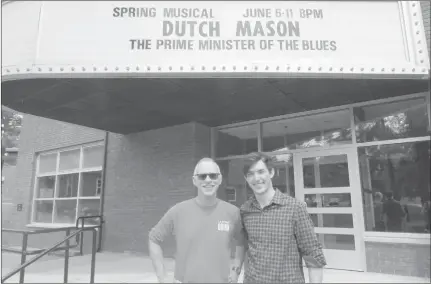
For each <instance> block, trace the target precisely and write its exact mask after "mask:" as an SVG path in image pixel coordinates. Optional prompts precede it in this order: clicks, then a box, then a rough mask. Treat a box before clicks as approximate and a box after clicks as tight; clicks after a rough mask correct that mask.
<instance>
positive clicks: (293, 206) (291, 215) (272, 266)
mask: <svg viewBox="0 0 431 284" xmlns="http://www.w3.org/2000/svg"><path fill="white" fill-rule="evenodd" d="M241 218H242V225H243V229H244V236H245V238H246V240H247V241H246V243H247V248H248V252H247V266H246V270H245V275H244V283H305V279H304V274H303V266H302V259H303V258H304V261H305V262H306V264H307V266H311V267H323V266H325V265H326V260H325V257H324V255H323V251H322V245H321V244H320V243H319V242H318V240H317V236H316V234H315V232H314V224H313V221H312V220H311V218H310V216H309V215H308V212H307V209H306V205H305V204H304V203H303V202H301V201H299V200H297V199H295V198H292V197H290V196H287V195H285V194H283V193H281V192H280V191H279V190H278V189H276V191H275V195H274V198H273V199H272V201H271V203H270V204H269V205H268V206H266V207H264V208H263V209H261V208H260V205H259V203H258V202H257V200H256V198H255V197H254V196H252V197H251V198H250V199H249V200H248V201H247V202H245V203H244V205H242V206H241Z"/></svg>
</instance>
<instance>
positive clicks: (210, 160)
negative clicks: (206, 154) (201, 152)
mask: <svg viewBox="0 0 431 284" xmlns="http://www.w3.org/2000/svg"><path fill="white" fill-rule="evenodd" d="M202 164H212V165H214V167H215V169H216V173H218V174H220V167H219V166H218V164H217V163H216V162H215V161H214V160H213V159H211V158H202V159H200V160H199V162H198V163H197V164H196V167H195V170H194V171H193V175H196V174H198V173H199V168H200V167H201V165H202Z"/></svg>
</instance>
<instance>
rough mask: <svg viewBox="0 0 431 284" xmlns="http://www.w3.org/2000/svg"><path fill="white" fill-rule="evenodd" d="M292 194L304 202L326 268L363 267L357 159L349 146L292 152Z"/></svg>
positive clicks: (363, 254) (356, 268) (352, 268)
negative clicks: (323, 254) (293, 184)
mask: <svg viewBox="0 0 431 284" xmlns="http://www.w3.org/2000/svg"><path fill="white" fill-rule="evenodd" d="M293 165H294V180H295V197H296V198H297V199H299V200H302V201H304V202H306V203H307V209H308V213H309V214H310V216H311V219H312V220H313V222H314V224H315V228H316V229H315V231H316V234H317V236H318V238H319V240H320V242H321V244H322V245H323V247H324V253H325V257H326V260H327V264H328V265H327V268H334V269H346V270H358V271H363V270H364V268H365V267H364V264H365V260H364V257H365V251H364V249H365V248H364V247H363V242H362V232H363V220H362V215H361V212H363V211H362V202H361V198H362V197H361V190H360V184H359V172H358V161H357V156H356V155H355V152H354V151H353V150H351V149H341V150H321V151H307V152H304V153H295V154H293Z"/></svg>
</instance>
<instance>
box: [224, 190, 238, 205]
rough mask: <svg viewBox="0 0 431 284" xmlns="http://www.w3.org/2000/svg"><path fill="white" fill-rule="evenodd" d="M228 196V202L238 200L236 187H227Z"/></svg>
mask: <svg viewBox="0 0 431 284" xmlns="http://www.w3.org/2000/svg"><path fill="white" fill-rule="evenodd" d="M225 190H226V197H227V201H228V202H236V189H235V188H234V187H227V188H226V189H225Z"/></svg>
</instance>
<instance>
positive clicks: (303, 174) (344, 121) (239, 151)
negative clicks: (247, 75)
mask: <svg viewBox="0 0 431 284" xmlns="http://www.w3.org/2000/svg"><path fill="white" fill-rule="evenodd" d="M415 3H419V2H415ZM10 5H13V4H12V3H11V4H10ZM420 8H421V12H422V15H423V19H424V22H423V25H422V26H423V30H424V31H426V40H427V44H428V53H429V50H430V49H429V47H430V43H429V40H430V37H429V31H430V28H429V9H430V6H429V2H426V1H423V2H421V3H420ZM428 73H429V71H428ZM196 76H198V75H196ZM337 76H338V77H337ZM340 76H341V77H343V76H346V77H347V76H348V75H334V78H329V79H328V82H329V85H332V84H334V85H336V86H337V87H336V88H337V89H336V91H337V94H335V95H331V94H330V93H329V91H325V88H329V85H325V83H322V81H319V79H315V78H313V81H306V80H307V79H306V78H301V77H298V78H295V79H294V80H297V81H294V82H297V83H298V85H295V84H296V83H285V82H282V81H279V82H275V83H274V82H271V81H270V80H269V81H267V82H266V83H264V84H262V85H257V83H256V82H257V81H258V79H256V80H254V79H253V80H248V81H245V82H235V83H232V85H235V86H224V90H225V92H226V93H227V94H228V95H230V96H231V97H233V96H234V95H235V96H236V98H225V100H224V101H223V103H224V104H225V105H223V106H222V107H220V108H218V109H217V110H215V111H214V112H215V113H214V114H213V115H214V117H216V118H217V119H218V120H217V121H218V123H203V122H202V120H200V119H199V117H200V115H201V114H200V113H199V112H197V111H196V110H195V109H193V108H191V109H187V110H189V111H191V112H192V111H195V112H196V115H195V119H193V120H190V121H191V122H189V121H179V122H177V123H174V124H172V125H170V126H163V127H157V128H154V129H150V130H144V131H136V129H139V127H141V126H139V127H138V126H136V127H135V125H138V123H139V121H131V122H130V121H129V122H128V123H127V124H126V123H125V122H124V121H121V123H117V126H112V125H111V126H109V127H108V126H106V127H101V125H103V123H104V121H102V120H99V118H97V117H96V116H95V117H93V118H95V120H94V121H95V122H94V124H93V125H92V126H93V127H94V128H89V127H86V126H84V125H87V126H88V125H89V123H88V121H84V119H83V118H82V117H73V115H71V116H70V117H73V119H72V118H70V119H69V118H68V117H67V116H61V115H62V114H61V115H60V114H57V113H55V112H47V114H46V115H45V114H44V113H42V108H39V109H36V108H32V107H31V106H25V105H24V104H23V105H18V104H16V105H15V107H16V108H19V107H20V108H21V110H22V111H24V112H28V113H33V114H35V115H30V114H28V115H25V116H24V119H23V127H22V132H21V138H20V145H19V155H18V162H17V166H16V173H17V174H18V175H19V177H20V178H19V179H18V178H17V179H15V181H14V183H13V185H12V186H11V188H13V190H12V191H10V190H9V191H8V197H7V198H8V200H9V203H11V204H12V207H11V208H13V209H14V208H15V207H16V208H18V205H19V204H20V205H21V206H20V208H22V209H21V210H9V211H8V212H7V216H4V214H2V216H3V217H2V218H3V219H4V220H7V221H8V225H9V226H11V227H14V228H24V227H35V228H38V227H56V226H64V225H67V224H74V223H75V220H76V218H77V217H78V216H85V215H93V214H101V215H103V216H104V218H105V220H106V223H105V225H104V229H103V231H102V232H101V233H102V249H103V250H104V251H112V252H134V253H144V254H145V253H147V245H146V244H147V235H148V232H149V230H150V229H151V227H152V226H154V225H155V224H156V222H157V221H158V220H159V219H160V218H161V216H162V215H163V214H164V213H165V212H166V211H167V210H168V209H169V208H170V207H171V206H172V205H174V204H176V203H177V202H180V201H183V200H185V199H188V198H192V197H194V196H195V195H196V190H195V189H194V188H193V186H192V180H191V176H192V172H193V168H194V166H195V164H196V162H197V161H198V160H199V159H201V158H202V157H206V156H210V157H213V158H214V159H216V161H217V162H218V163H219V165H220V167H221V170H222V174H223V184H222V186H221V188H220V190H219V192H218V195H219V198H221V199H223V200H226V201H229V202H231V203H233V204H235V205H237V206H240V205H241V204H242V203H244V202H245V200H246V199H247V198H248V197H249V196H250V194H252V193H251V191H250V190H249V189H248V188H247V185H246V183H245V180H244V178H243V176H242V168H243V166H244V161H243V159H242V158H243V157H244V156H245V155H247V154H248V153H251V152H254V151H263V152H266V153H268V154H270V155H272V156H274V157H275V159H276V161H277V162H276V169H275V172H276V174H275V176H274V179H273V183H274V185H275V186H276V187H277V188H279V189H280V190H281V191H282V192H284V193H286V194H289V195H291V196H295V197H296V198H298V199H301V200H304V201H305V202H307V204H308V210H309V213H310V216H311V218H312V219H313V222H314V223H315V226H316V233H317V234H318V237H319V239H320V241H321V242H322V244H323V246H324V248H325V255H326V257H327V260H328V267H330V268H334V269H346V270H357V271H369V272H381V273H388V274H399V275H412V276H420V277H430V276H429V275H430V227H429V225H430V219H429V212H430V209H429V206H430V182H429V180H430V179H429V178H430V176H429V173H430V168H429V167H430V130H431V128H430V125H431V123H430V99H429V96H430V90H429V86H428V85H427V84H428V83H425V84H424V80H423V79H420V80H418V81H419V83H418V84H417V85H414V84H410V81H408V82H407V81H403V82H401V83H400V84H399V85H391V84H396V83H392V82H388V81H384V82H383V81H382V85H385V84H387V85H389V86H390V87H387V88H384V87H382V88H381V89H378V88H377V87H375V85H373V84H375V83H374V82H376V81H377V82H379V79H381V78H380V77H379V78H377V77H376V79H375V80H374V81H373V80H371V81H365V80H363V81H361V80H359V81H347V83H345V81H346V80H341V81H340V80H338V79H340ZM371 77H372V76H371ZM425 77H426V76H425ZM274 78H275V77H274ZM341 79H343V78H341ZM197 80H199V79H197ZM201 80H202V81H200V82H206V81H205V80H206V79H201ZM414 80H417V78H415V79H414ZM414 80H412V81H414ZM172 81H174V80H172ZM172 81H170V82H169V84H171V83H172ZM389 81H390V80H389ZM394 81H396V80H394ZM200 82H198V81H193V84H197V87H196V88H198V89H199V88H200V87H201V86H204V83H200ZM292 82H293V81H292ZM301 82H306V83H304V84H305V85H307V86H302V87H301V86H300V84H303V83H301ZM310 82H311V86H308V84H309V83H310ZM364 82H366V83H364ZM83 84H87V82H84V83H83ZM129 84H132V83H129ZM164 84H168V83H164ZM201 84H202V85H201ZM241 84H244V85H247V84H250V88H248V89H247V88H243V89H240V87H238V86H239V85H241ZM255 84H256V85H255ZM376 84H377V83H376ZM191 85H192V84H190V86H191ZM362 85H366V87H363V86H362ZM77 86H78V85H77ZM78 87H79V86H78ZM78 87H77V89H75V91H76V92H79V91H82V90H81V89H79V88H78ZM306 87H307V88H306ZM172 88H173V87H172ZM206 88H207V89H206V92H209V93H210V92H211V90H210V88H208V86H207V87H206ZM235 88H236V89H235ZM112 89H113V87H112ZM190 89H191V87H189V90H190ZM274 89H277V91H276V92H275V91H274ZM351 89H356V91H354V90H351ZM8 90H9V89H8ZM11 90H12V88H11ZM232 90H233V91H232ZM235 90H236V91H235ZM304 90H306V92H305V93H303V92H302V91H304ZM333 90H335V89H331V91H333ZM378 90H380V92H378ZM127 91H128V89H126V88H124V93H123V94H124V96H125V97H126V93H127ZM150 91H151V92H158V89H157V88H156V87H154V86H153V85H151V86H150ZM231 91H232V92H231ZM11 92H12V91H11ZM295 92H296V93H297V94H296V96H295ZM262 94H264V95H265V96H267V97H268V98H270V100H272V102H270V103H271V105H270V103H269V102H268V100H269V99H265V98H262ZM280 94H282V95H283V96H286V97H289V99H290V100H289V101H286V100H285V97H283V96H282V95H280ZM157 95H158V96H161V97H163V96H164V94H163V93H162V92H159V93H157ZM58 96H59V97H61V98H59V99H58V100H60V102H59V104H60V105H61V104H64V103H66V102H67V98H66V96H60V95H58ZM148 96H151V94H150V93H148ZM219 96H220V97H221V96H222V94H219ZM303 97H308V101H307V100H306V99H305V98H304V99H303V101H301V98H303ZM126 98H127V99H131V97H126ZM113 100H114V99H113V98H112V97H110V100H107V101H106V100H105V101H103V102H102V103H101V104H109V103H110V102H112V101H113ZM169 100H171V101H170V103H171V105H173V107H172V108H169V112H170V114H172V113H175V107H177V108H181V107H183V106H182V104H181V101H179V100H176V99H175V98H174V97H170V98H169ZM198 100H199V97H198V96H193V97H192V101H196V102H197V103H198ZM213 100H214V98H213V97H210V98H209V101H207V102H210V104H211V103H214V104H215V101H213ZM252 100H253V101H252ZM52 101H54V99H51V101H50V100H49V99H46V100H45V101H44V103H46V104H47V105H48V106H47V107H46V108H53V109H55V108H56V107H57V106H54V105H50V103H51V102H52ZM10 102H11V103H10V105H11V107H12V108H13V105H14V102H13V101H12V100H11V101H10ZM158 102H159V101H156V98H155V99H154V101H153V107H155V108H157V107H158ZM238 102H241V104H242V108H244V109H249V110H248V111H246V110H244V113H252V114H251V115H249V116H248V119H241V121H240V122H236V120H235V119H226V118H225V117H224V116H225V114H226V116H227V115H228V109H229V106H228V105H229V104H235V103H238ZM33 103H34V102H33ZM122 103H123V105H126V103H125V102H122ZM141 103H142V101H141ZM147 103H148V102H147ZM165 103H166V101H165ZM175 104H176V105H175ZM248 104H250V106H248ZM253 104H254V105H253ZM277 105H285V106H283V107H280V108H277ZM292 105H298V106H300V107H298V108H295V109H294V108H293V107H292ZM17 106H18V107H17ZM94 106H95V107H94V112H97V111H99V110H98V109H97V108H98V107H101V106H100V104H95V105H94ZM74 107H75V108H76V109H78V105H75V106H74ZM165 107H169V106H165ZM79 108H80V110H81V109H82V108H81V106H79ZM224 108H225V109H224ZM143 109H145V105H143ZM223 110H226V112H223ZM123 111H125V112H127V111H130V108H128V109H127V108H125V109H122V108H121V104H120V107H118V109H117V112H119V113H122V115H123V116H126V113H123ZM183 111H185V110H184V109H183ZM210 111H211V110H210ZM258 112H259V113H258ZM100 113H101V115H107V114H106V112H105V113H104V112H100ZM253 113H255V114H253ZM37 114H38V115H37ZM65 115H67V114H65ZM42 116H45V117H42ZM49 117H51V118H57V119H58V120H64V121H68V119H69V121H71V120H73V121H74V122H75V124H71V123H66V122H60V121H57V120H54V119H50V118H49ZM88 117H90V116H88ZM136 117H137V116H136ZM147 117H148V121H152V120H154V121H155V120H156V119H154V117H153V116H151V115H150V114H148V116H147ZM60 118H62V119H60ZM66 118H67V119H66ZM198 121H200V122H198ZM98 123H99V124H98ZM142 123H144V122H142ZM154 123H155V122H154ZM78 124H79V125H78ZM107 124H109V121H108V122H107ZM111 124H113V122H111ZM96 127H97V128H99V129H98V130H97V129H95V128H96ZM115 127H125V128H128V127H130V129H135V130H133V131H130V133H115V132H116V131H113V130H114V128H115ZM133 127H135V128H133ZM388 193H391V194H392V195H393V197H394V200H395V202H392V203H391V201H390V200H389V199H390V198H388ZM389 203H391V204H392V205H389V206H392V207H391V208H392V209H391V210H392V211H397V210H398V209H399V210H398V211H397V212H403V213H402V214H401V213H390V214H389V213H388V214H386V216H385V217H383V215H385V214H384V212H383V207H386V208H387V207H388V205H387V204H389ZM394 208H395V209H394ZM397 214H398V215H397ZM401 215H402V216H401ZM384 218H386V219H387V221H386V223H384V222H382V220H383V219H384ZM388 224H389V225H388ZM59 237H60V236H54V235H52V236H51V237H50V238H46V237H45V238H37V237H36V236H35V238H34V239H30V241H29V245H30V246H34V247H41V246H42V247H43V246H46V245H51V244H52V243H53V242H55V239H56V238H59ZM3 242H4V243H7V244H15V243H16V242H17V240H16V239H13V238H12V237H11V236H7V235H3ZM18 243H19V240H18ZM87 243H89V242H87ZM167 248H168V249H167V251H166V255H172V254H173V253H174V251H175V247H174V243H173V242H172V240H170V241H169V242H168V244H167Z"/></svg>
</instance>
